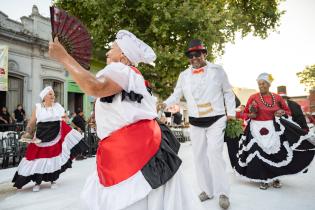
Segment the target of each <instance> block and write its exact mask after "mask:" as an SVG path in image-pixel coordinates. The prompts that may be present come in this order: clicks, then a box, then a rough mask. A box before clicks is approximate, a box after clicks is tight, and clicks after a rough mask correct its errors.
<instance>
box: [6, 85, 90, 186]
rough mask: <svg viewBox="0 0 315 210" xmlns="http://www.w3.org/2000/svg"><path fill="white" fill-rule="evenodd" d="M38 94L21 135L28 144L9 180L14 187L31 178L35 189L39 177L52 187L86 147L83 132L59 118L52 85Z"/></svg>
mask: <svg viewBox="0 0 315 210" xmlns="http://www.w3.org/2000/svg"><path fill="white" fill-rule="evenodd" d="M40 97H41V99H42V103H38V104H36V107H35V110H34V111H33V113H32V117H31V119H30V121H29V123H28V125H27V128H26V133H25V134H24V135H23V136H22V137H23V138H31V140H30V142H29V143H30V144H29V145H28V147H27V150H26V154H25V157H24V158H23V159H22V161H21V163H20V164H19V166H18V169H17V172H16V173H15V175H14V178H13V180H12V182H13V183H14V187H16V188H18V189H20V188H22V187H23V186H24V185H25V184H27V183H28V182H30V181H33V182H35V185H34V187H33V191H34V192H37V191H39V189H40V184H41V182H42V181H45V182H50V183H51V188H55V187H56V185H55V181H56V180H57V179H58V178H59V175H60V174H61V173H62V172H64V171H65V170H66V169H67V168H71V164H72V159H73V158H74V157H75V156H76V155H78V154H80V153H81V152H82V151H85V150H86V149H87V146H86V144H85V143H84V142H83V141H82V139H83V136H82V135H81V134H80V133H79V132H78V131H77V130H74V129H72V128H71V127H70V126H69V125H67V124H66V123H65V122H64V121H63V120H61V119H62V117H63V115H64V113H65V111H64V108H63V107H62V106H61V105H60V104H59V103H55V93H54V91H53V89H52V87H50V86H49V87H46V88H45V89H44V90H42V91H41V93H40ZM35 127H36V132H35ZM33 136H34V137H33Z"/></svg>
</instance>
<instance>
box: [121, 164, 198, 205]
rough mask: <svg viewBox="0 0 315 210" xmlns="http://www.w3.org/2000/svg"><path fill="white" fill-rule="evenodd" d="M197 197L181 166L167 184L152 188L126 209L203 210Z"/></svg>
mask: <svg viewBox="0 0 315 210" xmlns="http://www.w3.org/2000/svg"><path fill="white" fill-rule="evenodd" d="M202 209H203V208H202V206H201V203H200V201H199V200H197V197H196V196H195V195H194V194H193V192H192V190H191V188H190V186H188V184H187V182H186V181H185V179H184V177H183V175H182V171H181V168H179V169H178V171H177V173H176V174H175V175H174V177H172V178H171V179H170V180H169V181H168V182H167V183H166V184H165V185H163V186H161V187H159V188H157V189H154V190H152V191H151V192H150V193H149V195H147V196H146V197H145V198H144V199H142V200H140V201H138V202H136V203H134V204H132V205H131V206H128V207H127V208H125V209H124V210H202Z"/></svg>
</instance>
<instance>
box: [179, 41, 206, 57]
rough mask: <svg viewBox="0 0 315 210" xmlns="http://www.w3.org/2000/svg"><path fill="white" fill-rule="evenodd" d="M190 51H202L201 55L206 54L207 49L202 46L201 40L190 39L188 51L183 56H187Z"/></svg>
mask: <svg viewBox="0 0 315 210" xmlns="http://www.w3.org/2000/svg"><path fill="white" fill-rule="evenodd" d="M192 51H202V52H203V53H207V52H208V51H207V48H206V47H205V46H204V45H203V44H202V42H201V40H199V39H192V40H191V41H190V42H189V45H188V49H187V50H186V52H185V55H186V56H187V54H188V53H189V52H192Z"/></svg>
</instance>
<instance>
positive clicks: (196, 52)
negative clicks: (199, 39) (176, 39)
mask: <svg viewBox="0 0 315 210" xmlns="http://www.w3.org/2000/svg"><path fill="white" fill-rule="evenodd" d="M201 54H202V52H201V51H192V52H189V53H188V54H187V57H188V58H189V59H192V58H193V57H195V58H199V57H200V56H201Z"/></svg>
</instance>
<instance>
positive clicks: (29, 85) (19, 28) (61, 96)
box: [0, 5, 91, 117]
mask: <svg viewBox="0 0 315 210" xmlns="http://www.w3.org/2000/svg"><path fill="white" fill-rule="evenodd" d="M49 40H51V24H50V18H47V17H43V16H42V15H40V13H39V11H38V8H37V6H35V5H34V6H33V8H32V14H31V15H29V16H28V17H26V16H23V17H21V22H17V21H14V20H11V19H9V17H8V16H7V15H6V14H4V13H3V12H1V11H0V45H4V46H8V47H9V55H8V58H9V61H8V91H0V107H3V106H6V107H7V108H8V110H9V111H10V113H12V111H14V109H15V108H16V106H17V105H18V104H22V105H23V107H24V109H25V111H26V113H27V117H30V115H31V112H32V109H33V107H34V105H35V103H38V102H40V98H39V96H38V95H39V93H40V91H41V90H42V89H43V88H44V87H46V86H48V85H50V86H52V87H53V89H54V90H55V93H56V101H57V102H59V103H60V104H61V105H63V106H64V107H65V109H66V110H68V105H69V108H70V111H69V112H73V111H75V109H77V108H81V109H83V110H84V111H85V113H86V114H87V115H88V114H89V113H90V111H91V102H90V101H91V100H88V99H89V98H90V97H87V96H85V95H84V94H83V93H82V91H81V90H79V88H78V87H77V86H76V84H75V83H74V84H73V81H72V82H71V79H70V78H69V77H68V75H67V72H66V71H65V70H64V69H63V66H62V65H60V64H59V63H58V62H56V61H54V60H51V59H50V58H49V56H48V44H49ZM68 86H69V87H70V89H69V90H68Z"/></svg>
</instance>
